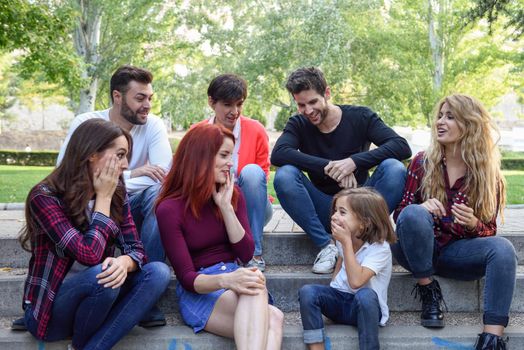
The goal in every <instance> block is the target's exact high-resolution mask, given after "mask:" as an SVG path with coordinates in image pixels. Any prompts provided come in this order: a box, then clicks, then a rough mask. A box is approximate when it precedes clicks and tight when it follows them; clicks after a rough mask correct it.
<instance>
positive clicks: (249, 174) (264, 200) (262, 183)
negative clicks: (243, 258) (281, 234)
mask: <svg viewBox="0 0 524 350" xmlns="http://www.w3.org/2000/svg"><path fill="white" fill-rule="evenodd" d="M238 186H240V189H241V190H242V193H243V194H244V198H245V199H246V206H247V216H248V218H249V227H250V229H251V233H252V234H253V240H254V241H255V252H254V254H253V255H256V256H258V255H262V234H263V232H264V226H265V225H266V224H267V223H268V222H269V220H271V216H273V206H272V205H271V203H270V202H269V198H268V197H267V179H266V173H264V171H263V170H262V168H261V167H260V166H258V165H257V164H248V165H246V166H245V167H243V168H242V171H241V172H240V176H239V177H238Z"/></svg>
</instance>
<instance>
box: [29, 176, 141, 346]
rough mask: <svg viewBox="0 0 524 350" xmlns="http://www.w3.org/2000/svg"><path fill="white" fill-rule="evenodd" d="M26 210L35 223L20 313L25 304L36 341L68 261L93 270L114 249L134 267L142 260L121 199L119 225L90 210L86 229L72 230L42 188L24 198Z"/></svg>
mask: <svg viewBox="0 0 524 350" xmlns="http://www.w3.org/2000/svg"><path fill="white" fill-rule="evenodd" d="M29 196H30V198H29V210H30V211H31V216H32V217H33V219H34V220H35V223H36V232H34V235H33V238H32V240H31V250H32V254H31V260H30V261H29V272H28V275H27V279H26V282H25V286H24V305H23V307H24V309H25V307H26V305H28V304H31V307H32V313H33V317H34V318H35V320H36V321H37V322H38V329H37V334H36V336H37V338H39V339H43V338H44V337H45V335H46V331H47V325H48V323H49V320H50V318H51V310H52V306H53V300H54V298H55V296H56V294H57V293H58V290H59V289H60V285H61V284H62V281H63V280H64V278H65V276H66V275H67V273H68V271H69V269H70V268H71V266H72V265H73V263H74V262H75V260H76V261H78V262H79V263H80V264H83V265H87V266H94V265H97V264H100V263H102V262H103V261H104V259H105V258H106V257H109V256H113V254H114V250H115V245H116V246H118V247H119V248H120V250H121V251H122V254H125V255H128V256H129V257H131V258H132V259H133V260H134V261H135V262H136V263H137V264H138V266H139V267H141V266H142V263H145V260H146V257H145V253H144V248H143V246H142V242H141V241H140V239H139V237H138V233H137V230H136V227H135V223H134V221H133V218H132V216H131V211H130V209H129V203H128V202H127V200H126V203H125V207H126V214H125V219H124V221H123V222H122V224H121V225H120V226H118V225H117V224H116V223H115V222H114V221H113V220H111V219H110V218H109V217H107V216H105V215H104V214H102V213H99V212H93V213H92V217H91V221H90V224H89V228H88V229H87V230H86V231H85V232H81V231H79V230H77V229H76V228H75V227H74V226H73V225H72V224H71V222H70V221H69V219H68V217H67V216H66V215H65V213H64V211H63V203H62V202H61V200H60V199H59V198H58V197H56V195H54V194H53V193H52V192H51V190H50V189H49V188H48V187H47V186H46V185H44V184H39V185H37V186H35V187H34V188H33V189H32V190H31V192H30V194H29Z"/></svg>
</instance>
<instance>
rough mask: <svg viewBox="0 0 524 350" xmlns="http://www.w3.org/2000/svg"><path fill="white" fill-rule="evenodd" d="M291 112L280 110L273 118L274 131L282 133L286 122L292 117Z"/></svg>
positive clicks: (288, 109)
mask: <svg viewBox="0 0 524 350" xmlns="http://www.w3.org/2000/svg"><path fill="white" fill-rule="evenodd" d="M293 112H294V111H293V110H292V109H291V108H282V109H281V110H280V111H279V112H278V114H277V117H276V118H275V130H277V131H282V130H284V127H285V126H286V123H287V120H288V119H289V117H291V116H292V115H293Z"/></svg>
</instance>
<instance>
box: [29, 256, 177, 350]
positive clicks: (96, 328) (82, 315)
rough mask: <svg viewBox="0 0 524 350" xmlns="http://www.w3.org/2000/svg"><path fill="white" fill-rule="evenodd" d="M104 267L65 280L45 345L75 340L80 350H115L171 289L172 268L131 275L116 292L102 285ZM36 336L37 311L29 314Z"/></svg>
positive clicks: (153, 267)
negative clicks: (99, 276) (98, 275)
mask: <svg viewBox="0 0 524 350" xmlns="http://www.w3.org/2000/svg"><path fill="white" fill-rule="evenodd" d="M101 266H102V265H101V264H99V265H96V266H93V267H90V268H88V269H86V270H84V271H82V272H79V273H78V274H77V275H75V276H73V277H71V278H68V279H66V280H64V282H63V283H62V285H61V286H60V289H59V291H58V293H57V295H56V297H55V300H54V303H53V309H52V312H51V320H50V321H49V324H48V328H47V334H46V337H45V338H44V339H43V340H45V341H57V340H62V339H66V338H69V337H71V336H72V337H73V346H74V347H75V349H111V348H112V347H113V346H114V345H115V344H116V343H117V342H118V341H119V340H120V339H121V338H123V337H124V336H125V335H126V334H127V333H128V332H129V331H130V330H131V329H132V328H133V327H134V326H135V325H136V324H138V321H140V319H141V318H142V317H143V316H144V314H145V313H146V312H147V311H148V310H149V309H150V308H151V307H152V306H153V305H154V304H155V303H156V301H157V300H158V299H159V298H160V296H161V295H162V293H163V292H164V290H165V289H166V288H167V285H168V284H169V280H170V275H171V272H170V270H169V268H168V267H167V265H166V264H164V263H161V262H152V263H149V264H146V265H144V266H143V267H142V270H138V271H136V272H133V273H130V274H128V276H127V280H126V282H125V283H124V284H123V285H122V286H121V287H120V288H116V289H111V288H104V286H103V285H100V284H98V280H97V278H96V275H97V274H99V273H100V272H101V271H102V269H101ZM24 319H25V324H26V326H27V329H28V330H29V332H31V334H33V335H34V334H36V330H37V327H38V324H37V322H36V321H35V319H34V318H33V315H32V308H31V305H29V306H27V307H26V310H25V315H24Z"/></svg>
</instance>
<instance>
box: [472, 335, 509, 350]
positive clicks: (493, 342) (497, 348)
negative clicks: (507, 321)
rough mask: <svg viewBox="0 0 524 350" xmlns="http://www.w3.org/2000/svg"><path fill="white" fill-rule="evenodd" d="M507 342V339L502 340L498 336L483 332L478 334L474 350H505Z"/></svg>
mask: <svg viewBox="0 0 524 350" xmlns="http://www.w3.org/2000/svg"><path fill="white" fill-rule="evenodd" d="M507 342H508V338H506V339H503V338H502V337H499V336H498V335H495V334H491V333H486V332H484V333H480V334H479V336H478V338H477V342H476V343H475V350H506V349H507Z"/></svg>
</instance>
